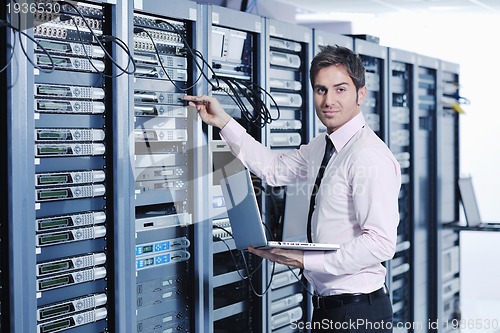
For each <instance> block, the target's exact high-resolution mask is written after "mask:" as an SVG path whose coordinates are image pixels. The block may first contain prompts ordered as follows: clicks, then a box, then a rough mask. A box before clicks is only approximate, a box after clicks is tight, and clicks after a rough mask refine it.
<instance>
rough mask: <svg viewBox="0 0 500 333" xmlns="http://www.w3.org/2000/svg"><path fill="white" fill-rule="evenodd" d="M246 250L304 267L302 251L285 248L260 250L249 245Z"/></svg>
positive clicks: (282, 262)
mask: <svg viewBox="0 0 500 333" xmlns="http://www.w3.org/2000/svg"><path fill="white" fill-rule="evenodd" d="M248 251H250V252H251V253H253V254H256V255H258V256H259V257H262V258H265V259H268V260H271V261H274V262H277V263H279V264H283V265H287V266H294V267H298V268H304V251H300V250H285V249H270V250H261V249H255V248H253V247H251V246H250V247H248Z"/></svg>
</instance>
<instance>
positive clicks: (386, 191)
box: [304, 149, 401, 275]
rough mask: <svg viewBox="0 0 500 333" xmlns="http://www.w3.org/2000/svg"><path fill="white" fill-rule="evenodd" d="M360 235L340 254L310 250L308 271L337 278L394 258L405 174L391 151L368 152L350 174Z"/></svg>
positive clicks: (357, 161)
mask: <svg viewBox="0 0 500 333" xmlns="http://www.w3.org/2000/svg"><path fill="white" fill-rule="evenodd" d="M348 179H349V181H350V185H351V189H352V196H353V199H352V200H353V206H354V212H355V217H356V221H357V223H359V228H360V232H361V233H360V235H359V236H357V237H354V238H353V239H352V240H351V241H349V242H346V243H344V244H341V248H340V249H339V250H337V251H329V252H319V251H318V252H315V253H312V252H314V251H306V252H305V254H304V268H305V269H306V270H310V271H316V272H323V273H330V274H334V275H341V274H353V273H356V272H359V271H360V270H362V269H363V268H366V267H369V266H373V265H376V264H379V263H381V262H383V261H386V260H389V259H391V258H392V257H393V256H394V253H395V248H396V239H397V225H398V223H399V210H398V195H399V190H400V187H401V171H400V166H399V164H398V162H397V161H396V160H395V159H394V157H393V156H392V154H391V153H390V152H389V151H387V152H384V151H380V150H378V151H377V150H368V149H365V150H363V151H362V152H360V154H359V155H358V156H357V158H356V160H355V162H354V163H353V165H352V167H351V168H350V170H349V171H348Z"/></svg>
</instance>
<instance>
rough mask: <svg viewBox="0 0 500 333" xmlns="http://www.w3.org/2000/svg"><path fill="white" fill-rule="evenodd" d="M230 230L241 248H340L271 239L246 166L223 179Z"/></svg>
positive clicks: (237, 245) (328, 249)
mask: <svg viewBox="0 0 500 333" xmlns="http://www.w3.org/2000/svg"><path fill="white" fill-rule="evenodd" d="M220 184H221V187H222V193H223V195H224V201H225V203H226V208H227V215H228V217H229V222H230V223H231V231H232V234H233V237H234V241H235V243H236V248H237V249H239V250H243V249H247V248H248V247H249V246H252V247H254V248H283V249H295V250H321V251H332V250H338V249H339V248H340V246H339V245H338V244H323V243H307V242H299V241H296V242H295V241H268V240H267V236H266V230H265V226H264V224H263V223H262V218H261V215H260V210H259V206H258V204H257V198H256V197H255V193H254V189H253V185H252V178H251V176H250V172H249V171H248V170H247V169H245V170H242V171H239V172H236V173H234V174H232V175H230V176H227V177H225V178H222V179H221V181H220Z"/></svg>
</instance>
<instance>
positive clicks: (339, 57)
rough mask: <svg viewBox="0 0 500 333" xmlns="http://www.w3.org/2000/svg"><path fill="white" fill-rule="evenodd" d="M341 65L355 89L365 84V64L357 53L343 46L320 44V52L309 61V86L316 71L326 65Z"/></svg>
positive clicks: (312, 84)
mask: <svg viewBox="0 0 500 333" xmlns="http://www.w3.org/2000/svg"><path fill="white" fill-rule="evenodd" d="M335 65H343V66H344V67H345V69H346V70H347V73H348V74H349V76H350V77H351V79H352V82H354V86H355V87H356V91H358V90H359V89H360V88H363V87H364V86H365V66H363V62H362V61H361V58H360V57H359V55H358V54H356V53H354V52H353V51H351V50H349V49H348V48H347V47H343V46H338V45H335V46H332V45H326V46H320V52H319V53H318V54H317V55H316V56H315V57H314V59H313V60H312V61H311V68H310V70H309V76H310V79H311V86H313V87H314V79H315V78H316V75H317V74H318V72H319V71H320V70H321V69H323V68H326V67H330V66H335Z"/></svg>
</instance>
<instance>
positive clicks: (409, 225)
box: [387, 48, 426, 332]
mask: <svg viewBox="0 0 500 333" xmlns="http://www.w3.org/2000/svg"><path fill="white" fill-rule="evenodd" d="M388 52H389V54H388V56H389V57H388V72H387V77H388V81H389V83H388V87H389V90H388V114H387V117H388V121H387V123H388V135H387V138H388V146H389V148H390V149H391V151H392V152H393V154H394V156H395V157H396V159H397V160H398V162H399V164H400V166H401V190H400V193H399V214H400V220H399V226H398V236H397V244H396V253H395V255H394V258H393V259H392V260H390V261H389V263H388V268H389V270H388V277H387V279H388V285H389V289H390V290H391V299H392V303H393V311H394V318H393V320H394V323H395V324H396V325H398V324H399V326H401V324H402V323H403V324H404V323H412V322H415V320H414V318H415V316H414V311H415V310H414V307H413V300H414V299H415V297H416V295H415V294H416V291H415V290H416V289H415V283H416V282H417V281H416V280H417V277H416V272H420V270H421V267H420V266H423V265H426V263H425V262H421V263H419V265H417V264H416V261H415V257H414V255H413V252H414V251H417V250H418V249H415V248H414V246H413V241H414V237H415V236H414V233H415V226H414V220H413V216H414V215H413V204H414V190H413V188H414V184H415V182H414V179H413V170H414V165H413V164H414V161H415V157H414V152H413V151H414V139H413V134H414V131H413V122H414V112H415V102H414V100H415V94H414V93H415V61H416V54H414V53H410V52H407V51H403V50H398V49H392V48H389V49H388ZM424 282H425V281H424ZM419 283H422V282H421V281H420V282H419ZM419 287H420V288H422V287H425V284H423V285H420V286H419ZM403 327H404V325H403ZM398 331H400V332H408V331H410V329H407V328H401V329H398Z"/></svg>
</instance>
